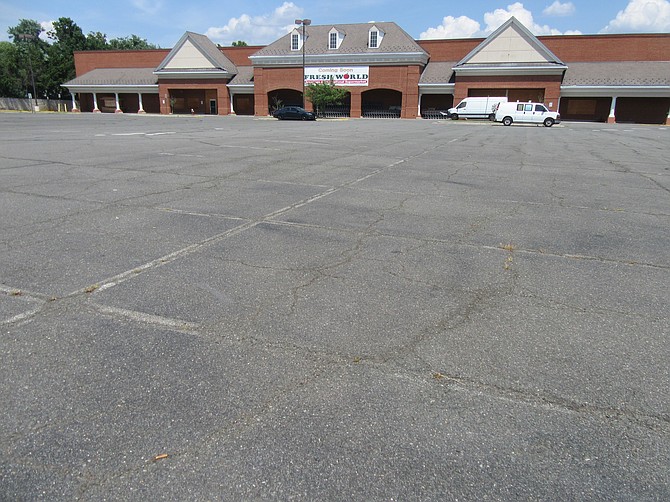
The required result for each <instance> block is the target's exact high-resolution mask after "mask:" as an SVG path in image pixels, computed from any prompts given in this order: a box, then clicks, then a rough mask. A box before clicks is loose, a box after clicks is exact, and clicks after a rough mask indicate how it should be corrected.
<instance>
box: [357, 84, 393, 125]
mask: <svg viewBox="0 0 670 502" xmlns="http://www.w3.org/2000/svg"><path fill="white" fill-rule="evenodd" d="M361 111H362V114H361V116H363V117H368V118H385V119H393V118H396V119H399V118H400V113H401V111H402V92H400V91H394V90H393V89H372V90H370V91H365V92H364V93H362V94H361Z"/></svg>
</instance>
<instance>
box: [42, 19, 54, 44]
mask: <svg viewBox="0 0 670 502" xmlns="http://www.w3.org/2000/svg"><path fill="white" fill-rule="evenodd" d="M40 26H41V27H42V33H40V38H41V39H42V40H44V41H45V42H49V43H51V42H53V40H51V39H50V38H49V37H48V36H47V33H49V32H50V31H54V22H53V21H40Z"/></svg>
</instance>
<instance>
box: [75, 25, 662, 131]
mask: <svg viewBox="0 0 670 502" xmlns="http://www.w3.org/2000/svg"><path fill="white" fill-rule="evenodd" d="M537 39H538V40H539V41H540V42H541V43H542V44H544V45H545V46H546V48H548V49H549V50H550V51H551V52H553V53H554V54H555V55H556V56H557V57H558V58H559V59H560V60H561V61H563V62H564V63H566V64H567V65H568V67H569V66H570V63H571V62H580V63H583V62H615V61H668V60H670V35H668V34H634V35H559V36H540V37H537ZM483 40H484V39H455V40H454V39H451V40H418V41H416V42H417V43H418V44H419V46H421V48H423V50H424V51H426V52H427V53H428V55H429V58H430V62H450V63H456V62H458V61H461V60H462V59H463V58H465V57H466V56H467V55H468V54H469V53H470V52H471V51H473V49H475V48H476V47H477V46H478V45H479V44H481V43H482V41H483ZM262 48H263V47H261V46H250V47H225V48H220V50H221V52H223V53H224V54H225V56H226V57H227V58H228V59H229V60H230V61H232V62H233V63H234V64H235V65H237V66H238V67H242V66H245V67H249V66H252V63H251V60H250V59H249V56H251V55H253V54H255V53H257V52H258V51H259V50H261V49H262ZM169 52H170V50H168V49H156V50H142V51H87V52H76V53H75V66H76V72H77V76H81V75H84V74H86V73H88V72H90V71H92V70H94V69H97V68H156V67H158V66H159V65H160V64H161V62H162V61H163V60H164V59H165V58H166V56H167V55H168V54H169ZM363 64H364V63H363ZM422 72H423V66H421V65H418V64H411V65H396V66H393V65H387V66H375V65H371V66H370V71H369V83H368V85H367V86H365V87H349V88H347V90H348V91H349V93H350V100H349V103H350V110H349V113H350V116H351V117H353V118H356V117H361V116H362V114H363V112H364V108H365V106H366V93H368V92H370V91H376V90H388V91H389V92H388V93H381V94H380V93H379V92H377V93H371V94H369V95H367V96H368V97H370V98H369V99H368V101H370V100H372V101H374V100H380V101H383V102H384V104H385V105H386V104H388V102H389V101H393V103H392V107H393V108H394V109H396V110H397V109H399V110H400V116H401V117H402V118H416V117H417V116H419V112H420V111H419V99H420V86H419V80H420V77H421V73H422ZM464 73H465V72H463V73H460V72H459V73H457V75H456V78H455V83H454V85H453V103H454V104H455V103H458V102H460V101H461V100H462V99H463V98H465V97H467V96H471V95H472V96H476V95H484V94H482V93H485V92H486V91H487V90H491V91H496V90H502V91H505V92H506V93H507V95H508V96H509V97H510V99H519V100H528V99H533V100H535V99H539V100H542V101H543V102H544V103H545V104H546V105H548V106H549V107H550V108H551V109H552V110H558V108H559V102H560V98H561V82H562V79H563V76H562V75H501V76H481V75H477V76H471V75H467V73H465V74H464ZM253 75H254V80H253V83H250V84H248V85H249V86H251V85H253V91H254V92H253V95H252V94H249V92H250V88H249V87H247V90H246V91H244V92H246V94H245V93H244V92H243V94H237V95H236V99H238V98H239V97H240V96H244V97H245V109H248V111H247V112H246V113H250V112H251V109H252V107H253V112H254V114H255V115H258V116H267V115H268V113H269V105H270V103H269V102H268V101H269V99H270V98H269V96H270V95H271V93H273V92H276V91H281V90H291V91H293V93H292V94H291V96H296V95H298V94H296V93H302V92H303V78H302V67H301V66H294V67H288V68H281V67H262V66H256V67H254V70H253ZM446 78H448V75H445V79H446ZM452 82H454V81H452ZM228 83H229V81H228V80H224V79H217V80H210V79H192V80H186V79H183V80H177V79H165V78H163V77H161V78H160V79H159V84H158V104H159V106H160V113H170V111H171V105H170V98H171V97H173V101H174V96H171V94H170V90H173V91H174V94H181V95H184V94H185V93H186V91H188V90H190V91H192V93H191V94H190V95H189V96H188V99H187V101H188V103H191V104H192V105H193V106H190V105H189V108H188V109H189V110H190V109H193V110H194V113H217V114H219V115H227V114H229V113H231V94H230V91H229V88H228V87H227V84H228ZM446 83H447V82H445V84H446ZM238 92H239V91H238ZM394 93H397V94H394ZM445 93H446V94H452V91H445ZM666 95H667V93H665V94H662V95H659V97H658V98H650V99H656V101H654V102H652V103H651V106H657V105H658V106H660V105H663V106H665V101H664V99H666V98H665V97H663V96H666ZM371 96H373V97H374V98H372V97H371ZM426 96H430V97H431V99H432V100H433V101H434V102H438V101H440V102H446V101H447V100H446V99H444V98H440V99H438V98H437V95H435V94H433V95H425V94H424V98H425V97H426ZM516 96H520V97H516ZM536 96H537V97H536ZM572 96H574V94H572ZM604 97H606V96H601V97H598V96H595V98H597V99H601V98H604ZM449 98H450V100H451V96H449ZM595 98H594V99H595ZM81 99H82V102H83V103H88V98H81ZM185 99H186V98H185ZM566 99H569V98H566ZM573 99H579V98H573ZM133 100H135V98H134V97H132V98H127V99H125V103H129V104H128V105H127V107H129V108H132V107H133V106H134V103H135V101H133ZM213 100H216V106H215V110H213V109H211V108H210V106H212V105H211V102H212V101H213ZM291 100H292V101H294V98H291ZM601 100H602V99H601ZM659 100H660V101H659ZM599 103H600V102H599ZM654 103H656V104H654ZM601 104H602V105H603V106H605V102H604V101H603V102H602V103H601ZM305 106H306V108H308V109H311V108H312V106H311V103H309V102H307V103H305ZM598 106H599V108H598V109H597V113H598V116H600V115H602V110H600V108H602V106H600V105H598ZM645 106H650V104H649V103H641V104H640V107H641V108H644V107H645ZM573 108H574V107H573ZM151 109H155V108H154V106H151ZM594 113H596V112H594ZM609 120H613V118H612V117H611V116H610V117H609ZM666 122H670V118H668V119H667V120H666Z"/></svg>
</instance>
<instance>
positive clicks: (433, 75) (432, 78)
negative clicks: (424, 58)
mask: <svg viewBox="0 0 670 502" xmlns="http://www.w3.org/2000/svg"><path fill="white" fill-rule="evenodd" d="M454 64H455V63H449V62H446V61H429V62H428V64H427V65H426V68H425V69H424V70H423V73H422V74H421V78H419V85H422V84H424V85H436V84H453V83H454V70H453V67H454Z"/></svg>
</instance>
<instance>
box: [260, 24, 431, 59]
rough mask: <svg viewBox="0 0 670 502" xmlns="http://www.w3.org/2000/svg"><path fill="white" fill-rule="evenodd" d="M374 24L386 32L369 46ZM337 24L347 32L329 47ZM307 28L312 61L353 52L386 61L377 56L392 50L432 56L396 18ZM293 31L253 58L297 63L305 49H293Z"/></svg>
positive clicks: (307, 53)
mask: <svg viewBox="0 0 670 502" xmlns="http://www.w3.org/2000/svg"><path fill="white" fill-rule="evenodd" d="M373 26H374V27H377V28H378V29H379V31H381V32H382V33H383V38H382V40H381V42H380V44H379V46H378V47H369V46H368V40H369V39H368V35H369V32H370V29H371V28H372V27H373ZM333 28H334V29H335V30H337V31H338V32H339V33H340V34H341V35H343V39H342V42H341V43H340V45H339V47H338V48H337V49H329V48H328V40H329V37H328V35H329V33H330V32H331V30H333ZM297 31H298V32H299V33H302V27H300V28H297ZM305 31H306V38H307V41H306V43H305V47H304V49H305V56H306V57H307V58H308V63H309V64H321V63H337V62H338V61H340V60H343V61H344V60H346V61H347V62H349V61H350V60H351V59H350V57H351V56H364V57H365V60H366V61H371V62H373V64H374V62H375V61H379V62H385V58H381V57H377V58H375V56H382V55H385V56H388V55H390V54H393V55H394V56H396V57H398V58H402V57H403V56H404V57H408V56H410V57H413V58H415V59H417V60H420V61H421V62H423V63H424V64H425V62H426V61H427V59H428V54H427V53H426V52H425V51H424V50H423V48H422V47H421V46H420V45H419V44H417V43H416V41H415V40H414V39H413V38H412V37H411V36H409V34H408V33H407V32H406V31H405V30H403V29H402V28H400V26H398V25H397V24H396V23H393V22H380V23H358V24H327V25H317V26H314V25H309V26H306V27H305ZM291 33H292V32H289V33H287V34H286V35H284V36H283V37H281V38H280V39H279V40H276V41H275V42H272V43H271V44H270V45H268V46H266V47H264V48H262V49H261V50H259V51H258V52H256V53H254V54H253V55H252V56H250V59H251V60H252V61H253V62H254V64H267V63H268V62H270V61H271V60H273V61H274V63H275V64H281V60H282V59H284V64H294V63H295V61H293V60H296V59H297V58H301V57H302V49H301V50H299V51H295V50H291ZM338 56H339V57H338Z"/></svg>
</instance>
